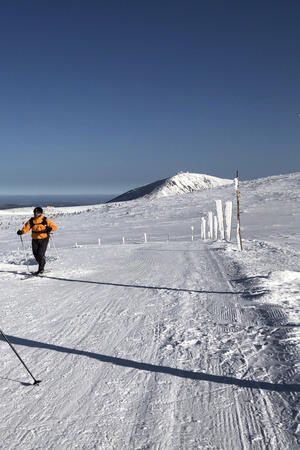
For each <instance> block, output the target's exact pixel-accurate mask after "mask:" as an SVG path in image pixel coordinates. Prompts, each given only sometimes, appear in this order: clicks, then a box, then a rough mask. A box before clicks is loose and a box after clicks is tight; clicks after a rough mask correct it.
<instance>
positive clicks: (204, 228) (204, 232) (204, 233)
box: [201, 217, 206, 239]
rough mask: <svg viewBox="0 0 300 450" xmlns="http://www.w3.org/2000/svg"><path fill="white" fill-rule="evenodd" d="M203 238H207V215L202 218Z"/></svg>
mask: <svg viewBox="0 0 300 450" xmlns="http://www.w3.org/2000/svg"><path fill="white" fill-rule="evenodd" d="M201 238H202V239H206V219H205V217H202V218H201Z"/></svg>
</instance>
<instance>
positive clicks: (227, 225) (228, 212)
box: [225, 201, 232, 242]
mask: <svg viewBox="0 0 300 450" xmlns="http://www.w3.org/2000/svg"><path fill="white" fill-rule="evenodd" d="M231 222H232V202H231V201H228V202H226V203H225V228H226V239H227V241H229V242H230V238H231Z"/></svg>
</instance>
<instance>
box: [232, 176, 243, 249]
mask: <svg viewBox="0 0 300 450" xmlns="http://www.w3.org/2000/svg"><path fill="white" fill-rule="evenodd" d="M234 181H235V192H236V212H237V229H236V234H237V241H238V246H239V250H240V251H242V250H243V243H242V235H241V215H240V188H239V171H238V170H237V171H236V177H235V179H234Z"/></svg>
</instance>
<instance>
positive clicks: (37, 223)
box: [22, 216, 57, 239]
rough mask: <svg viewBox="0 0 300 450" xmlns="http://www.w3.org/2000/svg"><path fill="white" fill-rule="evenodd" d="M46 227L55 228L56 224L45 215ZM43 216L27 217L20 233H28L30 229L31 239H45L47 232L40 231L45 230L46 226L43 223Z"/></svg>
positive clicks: (53, 229)
mask: <svg viewBox="0 0 300 450" xmlns="http://www.w3.org/2000/svg"><path fill="white" fill-rule="evenodd" d="M45 219H46V223H47V225H46V226H47V227H50V228H51V229H52V231H55V230H56V229H57V226H56V225H55V224H54V223H53V222H52V221H51V220H50V219H48V218H47V217H45ZM43 221H44V216H39V217H37V218H36V219H35V218H34V217H32V218H31V219H29V220H28V221H27V222H26V223H25V225H24V226H23V228H22V234H26V233H28V231H30V229H31V230H32V239H46V238H47V237H48V233H41V231H44V230H46V226H45V225H43ZM31 222H32V223H33V227H32V228H31Z"/></svg>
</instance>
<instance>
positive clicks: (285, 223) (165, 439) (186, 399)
mask: <svg viewBox="0 0 300 450" xmlns="http://www.w3.org/2000/svg"><path fill="white" fill-rule="evenodd" d="M240 187H241V207H242V214H241V220H242V235H243V238H244V248H245V251H243V252H239V251H238V250H237V245H236V243H235V242H234V239H232V242H231V243H228V242H221V241H218V242H211V241H201V240H200V238H199V235H200V219H201V216H202V215H204V214H206V213H207V212H208V211H210V210H212V209H214V208H215V200H216V199H223V200H229V199H232V200H234V190H233V186H225V187H220V188H216V189H211V190H207V191H202V192H193V193H190V194H183V195H179V196H171V197H165V198H158V199H152V200H149V199H139V200H134V201H131V202H122V203H110V204H106V205H99V206H90V207H73V208H52V209H50V208H49V209H48V210H46V215H47V216H48V217H49V218H51V220H53V221H54V222H55V223H56V224H57V226H58V230H57V232H56V233H55V234H54V239H55V244H56V249H55V248H53V247H52V248H50V249H49V250H48V253H47V255H48V260H47V266H46V268H47V269H48V270H49V272H48V273H46V274H45V275H44V276H43V277H42V278H32V279H27V280H24V273H26V270H27V268H26V261H25V258H24V253H23V251H22V247H21V243H20V240H19V237H18V236H17V235H16V230H17V229H18V228H20V226H21V225H22V224H23V223H24V221H25V220H27V218H29V217H30V216H31V210H30V209H22V210H5V211H0V222H1V224H0V239H1V247H0V252H1V253H0V258H1V259H0V280H1V323H0V326H1V328H2V330H3V331H4V332H5V333H6V334H7V336H8V338H9V339H10V340H11V342H12V343H13V344H14V345H15V347H16V349H17V350H18V351H19V353H20V355H21V356H22V358H23V359H24V361H25V362H26V364H27V365H28V366H29V368H30V370H31V371H32V372H33V374H34V376H35V377H36V378H38V379H42V382H41V384H40V385H39V386H32V385H31V384H30V383H31V382H32V380H31V379H30V377H29V375H28V374H27V373H26V371H25V369H24V368H23V366H22V365H21V364H20V362H19V361H18V359H17V357H16V356H15V355H14V353H13V352H12V351H11V349H10V348H9V346H8V345H7V343H6V342H4V341H0V352H1V359H2V365H1V372H0V384H1V406H0V413H1V417H2V421H1V448H5V449H22V450H23V449H75V448H76V449H146V448H151V449H172V450H173V449H228V450H231V449H251V450H252V449H272V450H273V449H282V450H286V449H289V450H294V449H295V450H296V449H298V448H299V443H300V425H299V420H300V415H299V390H300V380H299V352H300V347H299V344H300V333H299V311H300V306H299V304H300V208H299V205H300V173H296V174H291V175H283V176H277V177H270V178H265V179H260V180H253V181H248V182H243V183H241V186H240ZM191 226H194V232H195V236H196V239H195V240H194V241H192V240H191ZM234 227H235V224H234ZM144 233H147V237H148V243H145V242H144ZM123 237H124V238H125V244H122V238H123ZM99 238H101V243H102V245H101V246H99V245H98V239H99ZM24 242H25V244H26V247H27V252H28V256H29V267H30V269H31V270H32V271H33V270H34V269H35V267H36V266H35V263H34V260H33V259H32V257H31V254H30V249H29V246H30V236H29V235H26V236H25V237H24ZM76 243H77V246H75V244H76ZM57 252H58V256H59V257H58V256H57Z"/></svg>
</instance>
